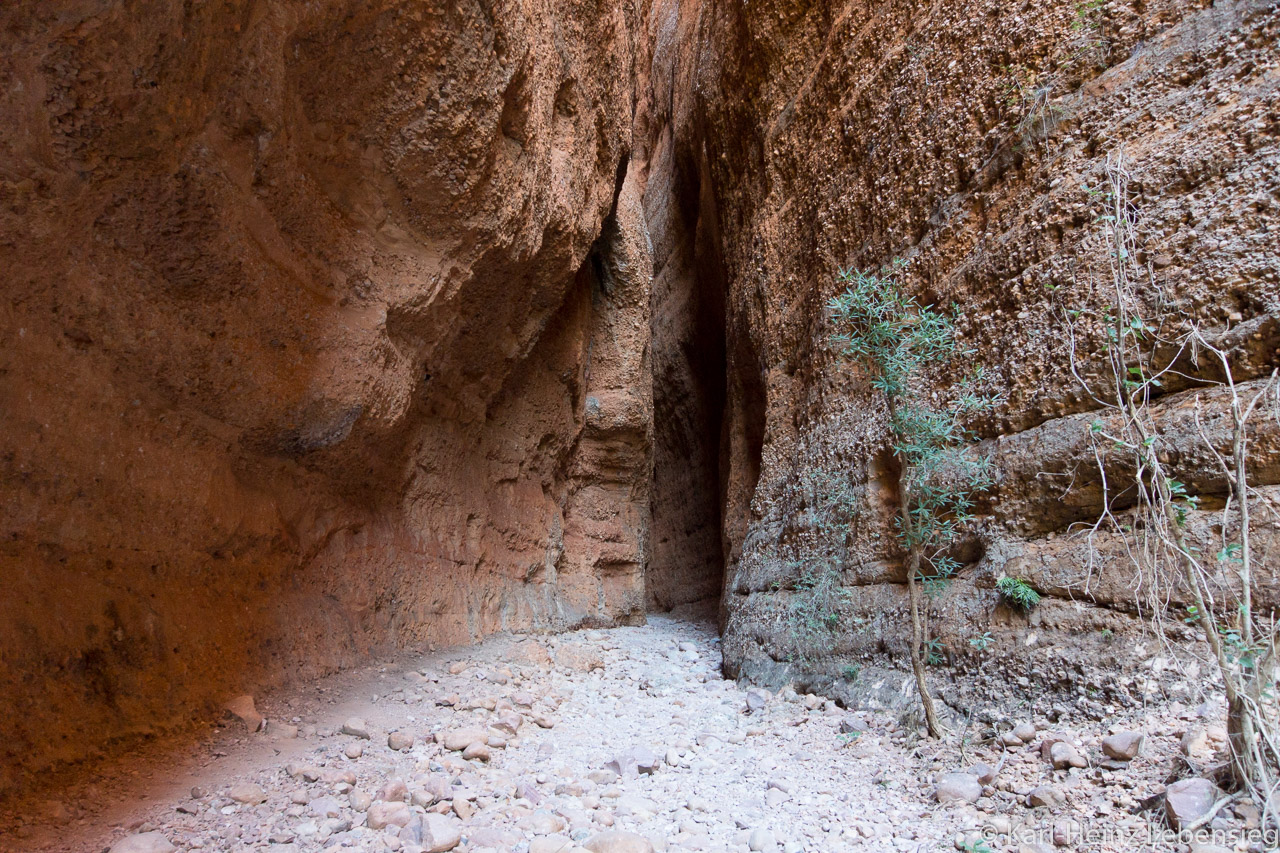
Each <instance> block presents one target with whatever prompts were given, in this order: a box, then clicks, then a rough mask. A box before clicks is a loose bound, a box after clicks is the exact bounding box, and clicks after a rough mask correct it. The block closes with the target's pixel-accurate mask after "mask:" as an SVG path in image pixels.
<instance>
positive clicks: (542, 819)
mask: <svg viewBox="0 0 1280 853" xmlns="http://www.w3.org/2000/svg"><path fill="white" fill-rule="evenodd" d="M520 825H521V827H523V828H525V829H528V830H530V831H532V832H534V833H537V834H538V835H554V834H555V833H557V832H560V831H562V830H563V829H564V828H565V822H564V818H562V817H560V816H559V815H557V814H554V813H552V812H549V811H547V810H546V809H538V810H537V811H535V812H534V813H533V814H531V815H529V816H528V817H527V818H525V819H524V820H523V821H521V822H520Z"/></svg>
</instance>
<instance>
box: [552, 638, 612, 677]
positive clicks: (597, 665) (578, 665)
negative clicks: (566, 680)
mask: <svg viewBox="0 0 1280 853" xmlns="http://www.w3.org/2000/svg"><path fill="white" fill-rule="evenodd" d="M556 665H557V666H561V667H564V668H565V669H571V670H574V671H575V672H591V671H592V670H596V669H604V658H602V657H600V653H599V652H597V651H596V650H595V649H593V648H591V647H590V646H588V645H585V644H583V643H564V644H562V645H561V646H560V648H559V649H558V650H557V651H556Z"/></svg>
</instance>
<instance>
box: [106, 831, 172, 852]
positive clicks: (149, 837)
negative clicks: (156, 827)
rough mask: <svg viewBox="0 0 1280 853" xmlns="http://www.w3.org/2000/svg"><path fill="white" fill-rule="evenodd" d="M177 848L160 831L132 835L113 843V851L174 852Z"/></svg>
mask: <svg viewBox="0 0 1280 853" xmlns="http://www.w3.org/2000/svg"><path fill="white" fill-rule="evenodd" d="M177 849H178V848H177V847H174V846H173V845H172V844H170V843H169V839H167V838H165V837H164V835H163V834H162V833H159V832H142V833H139V834H138V835H130V836H129V837H128V838H122V839H120V840H119V841H117V842H116V843H115V844H113V845H111V853H173V851H175V850H177Z"/></svg>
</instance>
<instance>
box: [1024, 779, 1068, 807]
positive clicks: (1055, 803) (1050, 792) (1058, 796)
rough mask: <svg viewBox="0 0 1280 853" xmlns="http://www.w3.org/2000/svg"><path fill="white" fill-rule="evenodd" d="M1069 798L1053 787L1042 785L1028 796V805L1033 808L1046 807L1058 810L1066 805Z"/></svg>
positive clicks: (1033, 789) (1032, 790)
mask: <svg viewBox="0 0 1280 853" xmlns="http://www.w3.org/2000/svg"><path fill="white" fill-rule="evenodd" d="M1066 802H1067V796H1066V794H1064V793H1062V791H1060V790H1058V789H1057V788H1056V787H1054V786H1053V785H1040V786H1039V787H1037V788H1032V789H1031V793H1030V794H1027V803H1028V804H1029V805H1030V806H1031V807H1032V808H1036V807H1038V806H1045V807H1046V808H1050V809H1056V808H1060V807H1061V806H1064V805H1066Z"/></svg>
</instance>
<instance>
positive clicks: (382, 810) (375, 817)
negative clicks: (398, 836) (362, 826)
mask: <svg viewBox="0 0 1280 853" xmlns="http://www.w3.org/2000/svg"><path fill="white" fill-rule="evenodd" d="M412 818H413V812H411V811H409V807H408V806H406V805H405V804H404V803H374V804H373V805H371V806H369V815H368V818H366V823H367V824H368V826H369V828H370V829H384V828H386V827H388V826H399V827H405V826H408V825H409V821H410V820H411V819H412Z"/></svg>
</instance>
